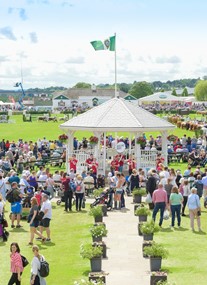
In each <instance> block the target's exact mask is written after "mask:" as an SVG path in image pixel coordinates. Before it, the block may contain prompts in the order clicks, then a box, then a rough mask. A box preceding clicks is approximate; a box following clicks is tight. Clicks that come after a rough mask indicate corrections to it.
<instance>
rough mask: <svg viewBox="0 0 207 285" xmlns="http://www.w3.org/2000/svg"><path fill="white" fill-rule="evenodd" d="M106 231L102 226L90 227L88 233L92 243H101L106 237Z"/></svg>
mask: <svg viewBox="0 0 207 285" xmlns="http://www.w3.org/2000/svg"><path fill="white" fill-rule="evenodd" d="M107 232H108V231H107V229H106V227H105V226H104V225H97V226H92V227H90V233H91V236H92V238H93V242H95V241H102V237H105V236H106V235H107Z"/></svg>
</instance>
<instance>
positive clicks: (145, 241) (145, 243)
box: [142, 240, 153, 257]
mask: <svg viewBox="0 0 207 285" xmlns="http://www.w3.org/2000/svg"><path fill="white" fill-rule="evenodd" d="M152 244H153V241H152V240H144V241H143V244H142V252H143V257H149V256H148V255H147V254H145V253H144V249H145V247H147V246H152Z"/></svg>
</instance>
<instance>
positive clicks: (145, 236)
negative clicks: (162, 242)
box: [143, 234, 154, 240]
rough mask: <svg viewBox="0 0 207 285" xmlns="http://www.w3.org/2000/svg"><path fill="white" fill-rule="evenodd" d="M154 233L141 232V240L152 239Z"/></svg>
mask: <svg viewBox="0 0 207 285" xmlns="http://www.w3.org/2000/svg"><path fill="white" fill-rule="evenodd" d="M153 235H154V234H143V240H153Z"/></svg>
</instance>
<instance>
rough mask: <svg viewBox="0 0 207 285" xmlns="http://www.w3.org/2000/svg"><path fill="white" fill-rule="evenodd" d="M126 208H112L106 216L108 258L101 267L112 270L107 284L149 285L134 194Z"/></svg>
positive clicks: (147, 266) (147, 264)
mask: <svg viewBox="0 0 207 285" xmlns="http://www.w3.org/2000/svg"><path fill="white" fill-rule="evenodd" d="M125 199H126V209H122V210H121V211H110V212H108V217H104V222H105V223H106V228H107V229H108V236H107V237H106V238H104V239H103V240H104V241H105V243H106V245H107V257H108V258H107V259H103V261H102V262H103V265H102V269H103V271H105V272H107V273H109V275H107V276H106V284H107V285H126V284H129V285H149V284H150V277H149V276H150V275H149V260H148V259H145V258H143V257H142V241H143V237H142V236H141V237H140V236H138V232H137V224H138V217H135V216H134V205H133V204H132V197H125Z"/></svg>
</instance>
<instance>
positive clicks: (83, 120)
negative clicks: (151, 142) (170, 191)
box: [60, 98, 175, 174]
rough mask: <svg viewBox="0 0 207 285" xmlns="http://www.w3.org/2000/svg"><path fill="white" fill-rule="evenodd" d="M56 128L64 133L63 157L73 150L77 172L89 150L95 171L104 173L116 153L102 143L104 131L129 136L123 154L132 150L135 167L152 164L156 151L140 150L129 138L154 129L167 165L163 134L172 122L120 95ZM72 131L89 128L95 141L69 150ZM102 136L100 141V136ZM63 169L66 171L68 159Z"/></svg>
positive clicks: (82, 167) (145, 166) (69, 154)
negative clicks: (66, 140) (96, 168)
mask: <svg viewBox="0 0 207 285" xmlns="http://www.w3.org/2000/svg"><path fill="white" fill-rule="evenodd" d="M60 128H61V129H62V130H63V131H64V132H65V133H66V134H67V135H68V137H69V139H68V142H67V156H66V161H68V159H69V157H70V156H72V154H73V153H75V154H76V157H77V159H78V165H77V172H79V173H80V172H82V171H83V170H85V169H86V166H85V160H86V159H87V157H88V156H89V155H90V154H91V153H93V154H94V157H96V158H97V160H98V163H99V168H98V173H99V174H105V173H106V171H109V168H110V164H109V163H110V159H111V158H112V157H113V156H114V155H116V154H117V152H116V149H111V148H107V147H106V135H107V134H112V133H117V134H118V133H120V132H121V133H123V132H124V133H126V134H128V135H126V136H127V137H128V138H129V148H128V149H125V150H124V154H125V155H126V154H127V153H128V154H133V155H134V157H135V159H136V161H137V169H138V168H143V169H147V168H152V167H155V160H156V155H157V154H156V152H154V151H145V150H141V148H140V145H139V144H136V143H135V147H133V148H132V146H131V138H132V137H135V141H136V138H138V137H139V136H141V135H142V134H143V133H146V132H154V131H158V132H159V133H160V134H161V136H162V156H163V157H164V164H165V165H167V136H168V132H169V131H172V130H173V129H174V128H175V126H174V125H173V124H171V123H169V122H167V121H166V120H164V119H161V118H159V117H157V116H155V115H153V114H152V113H150V112H148V111H146V110H144V109H142V108H141V107H139V106H137V105H135V104H134V103H132V102H129V101H126V100H124V99H122V98H113V99H111V100H109V101H107V102H105V103H103V104H101V105H99V106H97V107H94V108H92V109H90V110H89V111H87V112H85V113H83V114H80V115H79V116H77V117H73V118H72V119H70V120H69V121H67V122H65V123H63V124H61V125H60ZM76 131H90V132H92V133H93V134H94V136H96V137H98V143H97V144H96V145H94V146H93V148H89V149H87V150H77V151H74V150H73V138H74V135H75V132H76ZM101 136H103V142H104V143H103V145H102V146H101V145H100V138H101ZM66 165H67V171H68V163H66Z"/></svg>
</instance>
